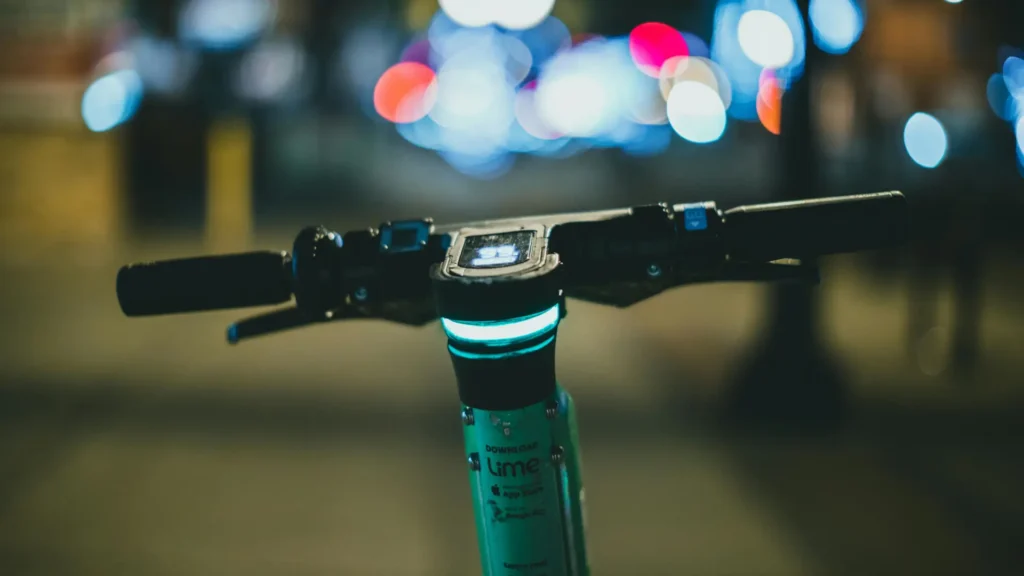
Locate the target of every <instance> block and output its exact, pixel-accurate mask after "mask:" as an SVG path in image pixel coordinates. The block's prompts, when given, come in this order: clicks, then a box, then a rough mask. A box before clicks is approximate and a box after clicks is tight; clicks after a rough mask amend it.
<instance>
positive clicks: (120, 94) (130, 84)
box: [82, 69, 142, 132]
mask: <svg viewBox="0 0 1024 576" xmlns="http://www.w3.org/2000/svg"><path fill="white" fill-rule="evenodd" d="M141 100H142V78H140V77H139V74H138V73H137V72H136V71H135V70H130V69H129V70H118V71H116V72H112V73H110V74H107V75H106V76H101V77H100V78H97V79H96V81H94V82H93V83H92V84H91V85H89V87H88V88H86V90H85V93H84V94H82V120H83V121H84V122H85V126H86V127H87V128H88V129H89V130H92V131H93V132H106V131H107V130H111V129H113V128H114V127H116V126H119V125H121V124H123V123H125V122H127V121H128V120H129V119H130V118H131V117H132V116H133V115H134V114H135V111H136V110H137V109H138V107H139V103H140V102H141Z"/></svg>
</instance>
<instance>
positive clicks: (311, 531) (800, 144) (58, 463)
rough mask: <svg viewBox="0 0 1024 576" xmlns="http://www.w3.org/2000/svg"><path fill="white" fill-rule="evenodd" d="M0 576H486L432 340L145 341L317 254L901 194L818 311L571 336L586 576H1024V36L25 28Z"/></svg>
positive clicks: (512, 7)
mask: <svg viewBox="0 0 1024 576" xmlns="http://www.w3.org/2000/svg"><path fill="white" fill-rule="evenodd" d="M0 47H2V50H0V278H2V280H0V319H2V320H0V573H2V574H11V575H23V574H102V575H110V574H133V575H143V574H146V575H148V574H192V575H203V574H211V575H212V574H217V575H223V574H247V575H254V574H317V575H319V574H381V575H385V574H387V575H392V574H396V575H397V574H417V575H435V574H436V575H456V574H474V573H478V570H479V568H478V557H477V552H476V540H475V537H474V534H473V521H472V512H471V507H470V499H469V495H468V493H467V487H468V482H467V480H466V469H465V464H464V460H463V456H462V444H461V439H460V434H461V432H460V423H459V420H458V408H459V406H458V399H457V395H456V391H455V385H454V378H453V376H452V374H451V368H450V363H449V359H448V358H447V354H446V352H445V348H444V336H443V334H442V332H441V330H440V329H439V327H438V326H437V325H436V324H435V325H431V326H428V327H425V328H422V329H414V328H408V327H402V326H397V325H387V324H384V323H370V322H352V323H349V324H337V323H336V324H333V325H329V326H318V327H315V328H310V329H307V330H304V331H300V332H294V333H287V334H282V335H280V336H275V337H273V338H266V339H260V340H255V341H252V342H250V343H245V344H243V345H241V346H239V347H236V348H232V347H229V346H228V345H227V344H226V343H225V340H224V334H225V333H224V330H225V327H226V326H227V324H228V323H230V322H231V321H232V320H234V319H236V318H238V317H239V316H240V315H244V314H246V313H247V311H241V312H235V313H210V314H203V315H194V316H174V317H161V318H153V319H143V320H129V319H126V318H124V317H123V316H122V314H121V313H120V310H119V309H118V306H117V302H116V298H115V293H114V278H115V274H116V271H117V268H118V267H119V266H120V265H121V264H124V263H127V262H130V261H136V260H151V259H158V258H167V257H180V256H188V255H198V254H204V253H226V252H233V251H243V250H250V249H257V248H287V247H288V246H290V244H291V240H292V237H293V235H294V234H295V233H296V232H297V231H298V229H299V227H300V226H303V225H307V224H318V223H322V224H325V225H327V226H328V227H330V228H332V229H335V230H348V229H353V228H357V227H365V226H373V225H376V224H377V223H379V222H382V221H384V220H388V219H399V218H410V217H420V216H432V217H434V218H435V220H436V221H438V222H451V221H464V220H468V219H473V218H481V217H496V216H504V215H522V214H528V213H545V212H554V211H566V210H583V209H598V208H613V207H621V206H630V205H638V204H645V203H650V202H661V201H666V202H688V201H702V200H715V201H716V202H718V205H719V206H720V207H723V208H728V207H732V206H735V205H739V204H741V203H752V202H768V201H773V200H783V199H795V198H807V197H813V196H824V195H839V194H853V193H862V192H875V191H883V190H902V191H903V192H904V193H905V194H906V196H907V198H908V200H909V202H910V204H911V210H912V239H911V242H910V243H909V244H908V245H907V246H906V247H905V248H903V249H900V250H890V251H884V252H879V253H871V254H862V255H852V256H840V257H833V258H828V259H825V260H823V261H822V262H821V265H822V268H823V283H822V285H821V286H820V287H816V288H813V289H805V288H799V287H790V288H778V287H770V286H759V285H744V284H729V285H713V286H698V287H691V288H685V289H681V290H677V291H674V292H671V293H668V294H664V295H662V296H660V297H658V298H655V299H652V300H648V301H646V302H643V303H641V304H639V305H637V306H635V307H633V308H630V309H627V310H615V309H609V308H601V307H598V306H593V305H587V304H582V303H570V315H569V317H568V319H567V322H566V323H565V324H564V327H563V328H562V330H561V338H560V344H559V352H558V362H559V377H560V380H561V381H562V382H563V384H564V385H565V386H566V387H567V388H568V389H569V390H570V391H571V392H572V393H573V394H574V395H575V396H576V398H577V402H578V406H579V412H580V414H579V418H580V425H581V437H582V441H583V458H584V468H585V481H586V485H587V500H588V502H587V504H588V516H589V541H590V550H591V561H592V564H593V572H594V573H595V574H630V575H641V574H701V575H712V574H720V575H747V574H750V575H755V574H758V575H760V574H773V575H774V574H778V575H783V574H786V575H789V574H808V575H823V574H858V575H859V574H922V575H937V574H1019V573H1020V571H1021V569H1022V568H1021V567H1022V566H1024V545H1022V543H1024V457H1022V455H1024V450H1022V448H1021V443H1022V441H1024V419H1022V415H1024V377H1022V374H1024V354H1022V352H1024V346H1022V344H1021V342H1022V340H1024V301H1022V299H1021V297H1020V295H1021V291H1022V289H1024V267H1022V266H1021V264H1022V262H1024V260H1022V254H1024V227H1021V226H1019V223H1018V220H1019V214H1021V209H1022V207H1024V178H1022V176H1024V60H1022V57H1024V52H1022V51H1021V49H1022V48H1024V3H1022V2H1019V1H1017V0H1004V1H999V0H988V1H984V2H982V1H980V0H963V1H953V0H810V1H809V2H808V1H806V0H685V1H679V2H668V1H663V0H632V1H630V2H612V1H610V0H443V1H441V2H440V3H439V2H438V0H386V1H382V0H378V1H370V0H347V1H341V0H279V1H277V2H274V1H271V0H146V1H142V0H134V1H133V0H31V1H30V0H3V1H0Z"/></svg>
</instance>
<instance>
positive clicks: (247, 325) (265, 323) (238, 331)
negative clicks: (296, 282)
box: [227, 306, 363, 344]
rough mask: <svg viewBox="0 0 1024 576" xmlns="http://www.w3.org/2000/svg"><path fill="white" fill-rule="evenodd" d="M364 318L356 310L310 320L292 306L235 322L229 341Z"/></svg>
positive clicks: (233, 342) (231, 342) (335, 312)
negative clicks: (312, 325) (336, 321)
mask: <svg viewBox="0 0 1024 576" xmlns="http://www.w3.org/2000/svg"><path fill="white" fill-rule="evenodd" d="M362 317H363V315H362V314H361V313H359V312H358V311H356V310H352V309H342V310H338V311H333V312H330V313H328V314H327V315H325V316H323V317H321V318H310V317H309V316H307V315H306V314H303V313H302V312H301V311H300V310H299V309H298V308H297V307H295V306H290V307H288V308H281V309H278V310H274V311H271V312H267V313H265V314H260V315H258V316H251V317H249V318H245V319H242V320H239V321H238V322H235V323H234V324H232V325H230V326H228V330H227V340H228V343H229V344H238V343H239V342H241V341H242V340H248V339H250V338H255V337H257V336H265V335H267V334H274V333H277V332H284V331H286V330H293V329H295V328H302V327H304V326H309V325H311V324H321V323H325V322H332V321H335V320H346V319H349V318H362Z"/></svg>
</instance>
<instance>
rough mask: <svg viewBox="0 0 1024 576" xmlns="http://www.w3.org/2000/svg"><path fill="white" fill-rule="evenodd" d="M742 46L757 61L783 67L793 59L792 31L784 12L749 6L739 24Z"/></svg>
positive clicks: (765, 66) (738, 32)
mask: <svg viewBox="0 0 1024 576" xmlns="http://www.w3.org/2000/svg"><path fill="white" fill-rule="evenodd" d="M737 35H738V38H739V43H740V47H741V48H742V49H743V53H744V54H746V55H747V58H750V59H751V60H752V61H753V62H754V63H755V64H757V65H759V66H762V67H764V68H782V67H784V66H786V65H788V64H789V63H790V62H792V61H793V55H794V53H795V45H794V40H793V32H792V31H791V30H790V29H789V26H788V25H787V24H786V21H785V20H783V19H782V17H781V16H779V15H778V14H775V13H774V12H769V11H767V10H748V11H746V12H744V13H743V15H742V16H740V21H739V27H738V28H737Z"/></svg>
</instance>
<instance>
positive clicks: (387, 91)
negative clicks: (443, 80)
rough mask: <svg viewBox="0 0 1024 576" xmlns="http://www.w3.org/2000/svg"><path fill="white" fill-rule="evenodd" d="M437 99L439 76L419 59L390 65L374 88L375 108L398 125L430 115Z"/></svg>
mask: <svg viewBox="0 0 1024 576" xmlns="http://www.w3.org/2000/svg"><path fill="white" fill-rule="evenodd" d="M436 100H437V75H436V74H435V73H434V71H433V70H431V69H430V68H429V67H428V66H425V65H424V64H421V63H419V62H400V63H398V64H395V65H394V66H392V67H390V68H388V69H387V70H385V71H384V74H382V75H381V77H380V79H379V80H377V86H376V87H375V88H374V89H373V107H374V108H375V109H376V110H377V113H378V114H380V115H381V116H382V117H384V118H385V119H387V120H389V121H391V122H394V123H396V124H407V123H409V122H415V121H417V120H419V119H421V118H423V117H424V116H426V115H427V112H430V109H431V108H432V107H433V106H434V102H436Z"/></svg>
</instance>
